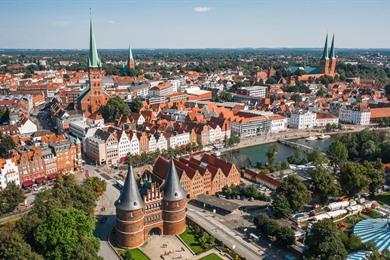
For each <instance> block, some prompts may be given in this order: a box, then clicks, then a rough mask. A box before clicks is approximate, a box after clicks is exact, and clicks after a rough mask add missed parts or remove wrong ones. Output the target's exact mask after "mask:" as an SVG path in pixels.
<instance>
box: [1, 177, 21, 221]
mask: <svg viewBox="0 0 390 260" xmlns="http://www.w3.org/2000/svg"><path fill="white" fill-rule="evenodd" d="M23 201H24V192H23V191H22V189H21V188H20V187H19V186H17V185H16V184H15V183H14V182H11V183H8V184H7V187H6V188H5V189H4V190H1V191H0V213H1V214H5V213H9V212H11V211H13V210H14V209H15V208H16V207H17V206H18V205H19V204H20V203H22V202H23Z"/></svg>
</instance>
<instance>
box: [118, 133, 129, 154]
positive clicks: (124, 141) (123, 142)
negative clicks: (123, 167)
mask: <svg viewBox="0 0 390 260" xmlns="http://www.w3.org/2000/svg"><path fill="white" fill-rule="evenodd" d="M129 152H130V140H129V138H128V137H127V134H126V132H125V131H122V133H121V135H120V137H119V140H118V160H121V159H123V158H125V157H126V156H127V154H128V153H129Z"/></svg>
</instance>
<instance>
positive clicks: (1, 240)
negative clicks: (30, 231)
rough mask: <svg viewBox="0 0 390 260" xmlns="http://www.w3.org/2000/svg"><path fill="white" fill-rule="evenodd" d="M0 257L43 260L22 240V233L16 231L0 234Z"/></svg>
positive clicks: (12, 259)
mask: <svg viewBox="0 0 390 260" xmlns="http://www.w3.org/2000/svg"><path fill="white" fill-rule="evenodd" d="M0 259H7V260H19V259H29V260H30V259H31V260H43V257H42V256H41V255H39V254H37V253H35V252H34V251H33V250H32V249H31V246H30V245H29V244H27V243H26V241H24V240H23V237H22V235H20V234H19V233H18V232H16V231H12V232H9V233H5V232H2V233H1V234H0Z"/></svg>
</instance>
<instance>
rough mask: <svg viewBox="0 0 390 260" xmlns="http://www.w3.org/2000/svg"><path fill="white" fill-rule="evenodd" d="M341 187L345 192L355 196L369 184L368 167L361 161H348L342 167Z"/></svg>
mask: <svg viewBox="0 0 390 260" xmlns="http://www.w3.org/2000/svg"><path fill="white" fill-rule="evenodd" d="M339 180H340V184H341V189H342V190H343V192H344V193H345V194H348V195H350V196H354V195H356V194H357V193H359V192H361V191H362V190H364V189H366V188H367V187H368V185H369V183H370V182H369V179H368V177H367V176H366V168H365V167H364V166H363V165H362V164H359V163H354V162H346V163H345V164H344V165H343V166H342V167H341V169H340V177H339Z"/></svg>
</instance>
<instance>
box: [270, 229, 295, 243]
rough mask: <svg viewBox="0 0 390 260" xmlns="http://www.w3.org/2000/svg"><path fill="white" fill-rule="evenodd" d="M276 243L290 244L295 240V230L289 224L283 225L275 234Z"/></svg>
mask: <svg viewBox="0 0 390 260" xmlns="http://www.w3.org/2000/svg"><path fill="white" fill-rule="evenodd" d="M275 237H276V243H277V244H279V245H281V246H290V245H292V244H293V243H294V241H295V233H294V231H293V230H292V229H291V228H290V227H287V226H281V227H280V228H279V229H278V230H277V231H276V234H275Z"/></svg>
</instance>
